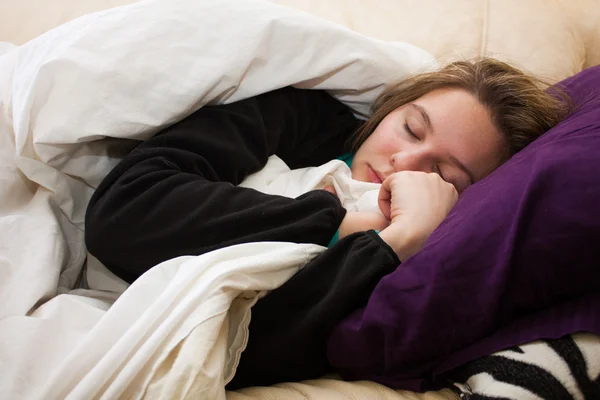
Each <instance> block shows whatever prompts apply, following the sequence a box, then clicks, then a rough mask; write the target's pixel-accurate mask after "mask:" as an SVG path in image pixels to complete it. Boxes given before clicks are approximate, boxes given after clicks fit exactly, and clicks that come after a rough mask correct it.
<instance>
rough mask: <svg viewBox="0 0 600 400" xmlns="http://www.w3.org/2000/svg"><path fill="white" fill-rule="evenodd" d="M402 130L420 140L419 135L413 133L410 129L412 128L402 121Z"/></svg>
mask: <svg viewBox="0 0 600 400" xmlns="http://www.w3.org/2000/svg"><path fill="white" fill-rule="evenodd" d="M404 130H405V131H406V133H408V134H409V135H410V136H412V137H413V138H415V139H417V140H420V139H419V137H418V136H417V135H415V133H414V132H413V131H412V129H410V126H408V123H407V122H405V123H404Z"/></svg>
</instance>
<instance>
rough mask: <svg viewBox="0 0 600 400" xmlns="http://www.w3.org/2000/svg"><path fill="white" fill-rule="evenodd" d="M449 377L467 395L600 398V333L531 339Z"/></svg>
mask: <svg viewBox="0 0 600 400" xmlns="http://www.w3.org/2000/svg"><path fill="white" fill-rule="evenodd" d="M447 378H449V380H450V381H451V382H452V383H453V385H454V387H455V388H457V390H458V392H459V393H460V398H461V399H463V400H499V399H503V400H513V399H514V400H554V399H556V400H570V399H574V400H600V337H599V336H597V335H593V334H590V333H578V334H575V335H570V336H565V337H563V338H561V339H556V340H541V341H536V342H531V343H528V344H525V345H522V346H518V347H514V348H511V349H508V350H504V351H501V352H498V353H494V354H492V355H490V356H487V357H483V358H480V359H478V360H475V361H472V362H470V363H468V364H465V365H463V366H461V367H459V368H457V369H455V370H454V371H452V372H451V373H450V374H448V376H447Z"/></svg>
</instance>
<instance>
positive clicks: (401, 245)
mask: <svg viewBox="0 0 600 400" xmlns="http://www.w3.org/2000/svg"><path fill="white" fill-rule="evenodd" d="M379 237H380V238H381V239H382V240H383V241H384V242H386V243H387V244H388V245H389V246H390V247H391V248H392V250H394V252H395V253H396V255H397V256H398V258H399V259H400V261H403V262H404V261H405V260H406V259H407V258H409V257H410V256H412V255H414V254H416V253H417V252H418V251H419V250H421V248H422V247H423V242H424V241H423V240H422V239H421V235H417V234H415V233H413V232H412V231H411V230H410V229H406V228H405V227H399V226H398V225H395V224H392V225H390V226H389V227H387V228H385V229H384V230H382V231H381V232H380V233H379Z"/></svg>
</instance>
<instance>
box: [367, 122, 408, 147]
mask: <svg viewBox="0 0 600 400" xmlns="http://www.w3.org/2000/svg"><path fill="white" fill-rule="evenodd" d="M369 139H370V140H371V142H372V143H371V148H372V150H374V151H377V152H378V153H385V154H387V153H390V154H392V153H394V152H395V151H397V148H398V146H399V145H400V143H401V139H400V134H399V132H398V131H397V127H396V126H395V124H394V122H393V121H389V120H388V121H386V120H385V119H384V120H383V121H382V122H381V123H380V124H379V126H378V127H377V129H376V130H375V132H373V135H371V137H370V138H369Z"/></svg>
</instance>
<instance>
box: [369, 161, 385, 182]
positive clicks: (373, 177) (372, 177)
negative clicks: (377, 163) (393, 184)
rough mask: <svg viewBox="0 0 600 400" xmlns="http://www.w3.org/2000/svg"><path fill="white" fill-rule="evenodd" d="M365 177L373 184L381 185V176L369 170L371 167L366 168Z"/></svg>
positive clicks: (371, 169)
mask: <svg viewBox="0 0 600 400" xmlns="http://www.w3.org/2000/svg"><path fill="white" fill-rule="evenodd" d="M367 175H368V177H369V180H370V181H371V182H373V183H382V182H383V179H381V176H379V174H378V173H377V172H375V170H374V169H373V168H371V166H370V165H369V166H367Z"/></svg>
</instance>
